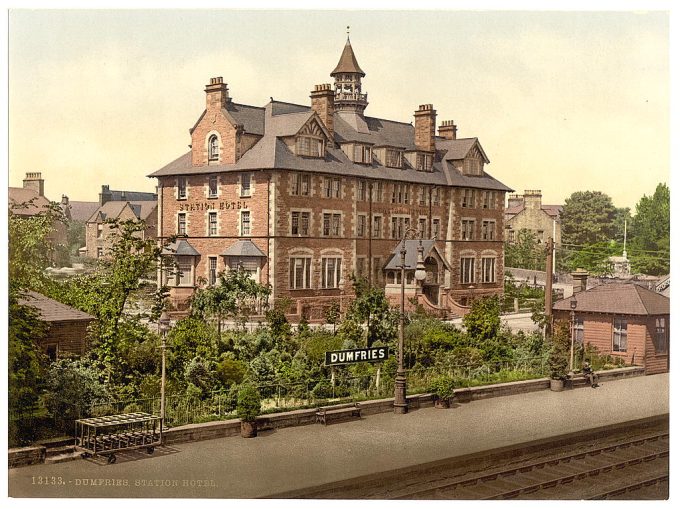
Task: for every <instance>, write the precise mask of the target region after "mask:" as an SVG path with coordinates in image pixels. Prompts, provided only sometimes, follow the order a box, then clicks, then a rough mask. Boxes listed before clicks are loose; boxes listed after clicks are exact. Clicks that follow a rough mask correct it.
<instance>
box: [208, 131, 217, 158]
mask: <svg viewBox="0 0 680 509" xmlns="http://www.w3.org/2000/svg"><path fill="white" fill-rule="evenodd" d="M219 158H220V143H219V140H218V139H217V135H216V134H213V135H211V136H210V138H208V161H217V160H219Z"/></svg>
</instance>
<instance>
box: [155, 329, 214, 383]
mask: <svg viewBox="0 0 680 509" xmlns="http://www.w3.org/2000/svg"><path fill="white" fill-rule="evenodd" d="M167 342H168V346H169V347H170V348H168V373H169V374H171V376H172V375H174V376H178V375H179V374H184V373H185V371H186V369H187V367H188V366H189V363H190V362H191V361H192V359H194V358H196V357H199V358H203V359H213V358H214V357H215V356H216V353H217V333H216V331H215V329H214V328H212V327H211V326H210V325H208V324H207V323H206V322H204V321H203V320H200V319H198V318H195V317H191V316H189V317H187V318H184V319H182V320H179V321H178V322H177V323H176V324H175V326H174V327H173V328H172V329H171V330H170V332H168V339H167Z"/></svg>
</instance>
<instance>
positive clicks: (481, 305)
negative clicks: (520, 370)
mask: <svg viewBox="0 0 680 509" xmlns="http://www.w3.org/2000/svg"><path fill="white" fill-rule="evenodd" d="M500 315H501V313H500V307H499V304H498V297H496V296H491V297H482V298H480V299H475V300H474V301H473V303H472V307H471V308H470V311H469V312H468V314H466V315H465V316H464V317H463V325H464V326H465V330H466V331H467V333H468V335H469V336H470V339H471V340H472V344H473V345H479V344H481V343H483V342H484V341H488V340H490V339H494V338H495V337H496V335H497V334H498V330H499V329H500V327H501V316H500Z"/></svg>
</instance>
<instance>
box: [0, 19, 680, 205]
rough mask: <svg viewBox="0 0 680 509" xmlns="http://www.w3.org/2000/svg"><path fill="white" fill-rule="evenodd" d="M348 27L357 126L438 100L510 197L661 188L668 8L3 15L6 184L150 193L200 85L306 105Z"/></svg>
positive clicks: (442, 114) (665, 157)
mask: <svg viewBox="0 0 680 509" xmlns="http://www.w3.org/2000/svg"><path fill="white" fill-rule="evenodd" d="M348 25H349V26H350V38H351V42H352V46H353V48H354V51H355V54H356V57H357V60H358V62H359V64H360V66H361V67H362V69H363V70H364V71H365V72H366V77H365V78H364V79H363V91H364V92H367V93H368V101H369V105H368V108H367V110H366V115H368V116H375V117H380V118H387V119H393V120H399V121H404V122H410V121H412V120H413V112H414V111H415V110H416V109H417V108H418V105H420V104H425V103H432V104H433V105H434V108H435V109H436V110H437V113H438V117H437V123H438V124H440V123H441V122H442V121H443V120H453V121H454V122H455V123H456V124H457V126H458V136H459V137H461V138H467V137H477V138H478V139H479V140H480V142H481V144H482V147H483V148H484V150H485V152H486V154H487V156H488V157H489V159H490V161H491V163H490V164H489V165H487V167H486V170H487V171H488V172H489V173H490V174H491V175H493V176H494V177H495V178H497V179H498V180H500V181H501V182H503V183H505V184H506V185H508V186H509V187H511V188H513V189H515V190H516V192H518V193H522V192H523V191H524V190H525V189H540V190H542V192H543V202H544V203H549V204H560V203H564V200H565V198H567V197H568V196H569V195H570V194H571V193H573V192H575V191H585V190H593V191H603V192H605V193H607V194H608V195H609V196H611V197H612V200H613V202H614V204H615V205H616V206H617V207H631V209H633V210H634V207H635V204H636V203H637V202H638V200H639V199H640V198H641V197H642V195H643V194H646V195H651V194H652V193H653V192H654V189H655V188H656V186H657V184H658V183H660V182H666V183H669V184H670V120H671V116H670V72H671V69H670V64H669V33H670V29H669V14H668V12H663V11H646V12H645V11H632V10H630V11H623V10H622V11H618V12H615V11H592V10H589V11H536V10H513V11H503V12H501V11H493V10H486V11H471V10H410V11H406V10H401V11H378V10H370V11H366V10H356V9H355V10H344V11H328V10H326V11H311V10H300V9H297V10H296V9H291V8H289V9H283V10H272V9H261V10H255V11H248V10H242V9H240V10H236V9H234V10H229V9H220V10H214V9H203V10H187V9H185V10H168V9H166V10H139V9H138V10H73V9H71V10H45V9H41V10H10V12H9V25H8V29H9V37H8V55H9V65H8V99H9V101H8V106H9V110H8V116H9V121H8V124H7V125H8V149H9V150H8V152H9V157H8V170H9V185H10V186H16V187H20V186H21V185H22V179H23V178H24V176H25V173H26V172H35V171H39V172H42V175H43V178H44V179H45V194H46V196H47V197H48V198H50V199H51V200H55V201H59V200H60V198H61V196H62V195H63V194H65V195H67V196H68V197H69V198H70V199H71V200H78V201H97V200H98V193H99V192H100V190H101V186H102V185H104V184H106V185H109V186H110V187H111V188H112V189H118V190H130V191H132V190H134V191H153V190H154V186H155V184H156V182H155V179H149V178H147V177H146V176H147V175H148V174H150V173H152V172H154V171H155V170H157V169H159V168H161V167H162V166H164V165H165V164H167V163H169V162H170V161H172V160H174V159H175V158H177V157H178V156H180V155H182V154H183V153H185V152H186V151H187V150H188V147H187V145H188V144H189V143H190V136H189V128H191V127H192V126H193V124H194V123H195V121H196V120H197V119H198V117H199V116H200V114H201V113H202V111H203V108H204V106H205V92H204V87H205V84H206V83H208V82H209V79H210V78H211V77H214V76H223V77H224V81H225V82H227V83H228V85H229V91H230V96H231V97H232V98H233V100H234V101H235V102H239V103H245V104H252V105H257V106H264V105H265V104H266V103H267V102H269V99H270V97H273V98H274V99H277V100H282V101H288V102H294V103H299V104H309V102H310V99H309V92H310V90H312V89H313V87H314V85H315V84H319V83H331V82H332V78H331V77H330V76H329V73H330V72H331V71H332V70H333V68H334V67H335V65H336V64H337V62H338V59H339V57H340V54H341V52H342V49H343V46H344V44H345V40H346V38H347V28H346V27H347V26H348Z"/></svg>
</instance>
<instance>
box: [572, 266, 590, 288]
mask: <svg viewBox="0 0 680 509" xmlns="http://www.w3.org/2000/svg"><path fill="white" fill-rule="evenodd" d="M571 278H572V280H573V283H572V284H573V288H574V294H577V293H579V292H585V291H586V286H587V284H588V271H587V270H583V269H576V271H575V272H572V273H571Z"/></svg>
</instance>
